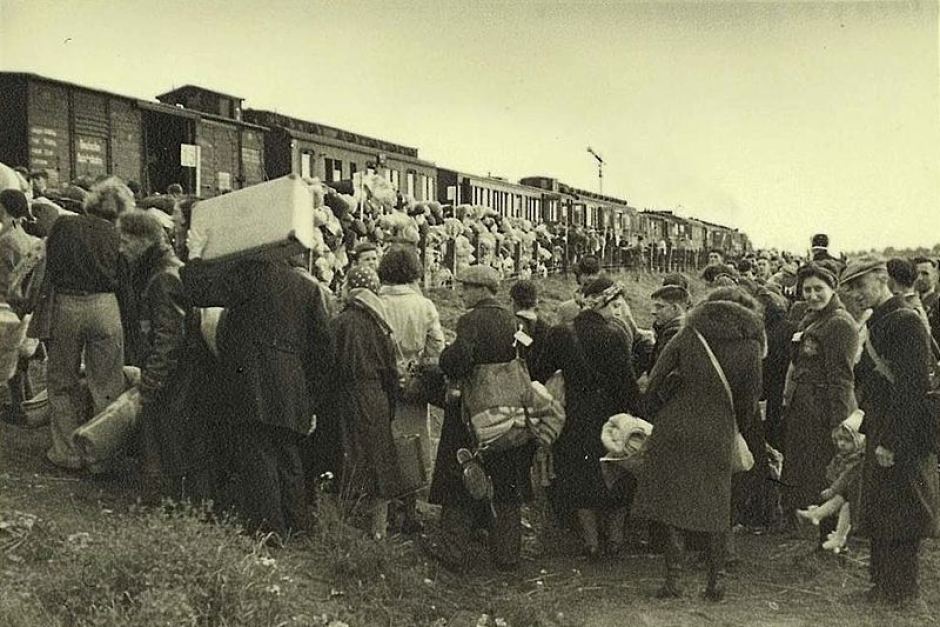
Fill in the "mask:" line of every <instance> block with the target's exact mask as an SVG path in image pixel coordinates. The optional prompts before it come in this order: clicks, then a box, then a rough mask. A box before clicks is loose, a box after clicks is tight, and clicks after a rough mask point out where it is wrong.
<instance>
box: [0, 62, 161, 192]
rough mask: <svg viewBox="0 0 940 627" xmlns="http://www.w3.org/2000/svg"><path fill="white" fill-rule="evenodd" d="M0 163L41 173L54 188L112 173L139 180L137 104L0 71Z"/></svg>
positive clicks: (140, 148)
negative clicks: (72, 181) (45, 174)
mask: <svg viewBox="0 0 940 627" xmlns="http://www.w3.org/2000/svg"><path fill="white" fill-rule="evenodd" d="M0 118H2V120H3V123H2V124H0V161H3V162H4V163H6V164H8V165H11V166H20V165H22V166H26V167H27V168H29V169H30V170H45V171H46V172H47V173H48V175H49V182H50V184H51V185H53V186H55V185H57V184H58V183H60V182H67V181H70V180H73V179H76V178H79V177H91V178H95V177H98V176H100V175H103V174H117V175H118V176H120V177H122V178H125V179H129V180H137V181H140V180H141V163H142V158H143V137H142V130H141V114H140V110H139V108H138V107H137V101H136V99H134V98H129V97H127V96H119V95H117V94H111V93H107V92H103V91H100V90H96V89H89V88H86V87H80V86H78V85H73V84H71V83H65V82H62V81H55V80H50V79H46V78H43V77H41V76H37V75H35V74H26V73H14V72H0Z"/></svg>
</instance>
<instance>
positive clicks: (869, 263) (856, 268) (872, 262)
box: [841, 255, 888, 285]
mask: <svg viewBox="0 0 940 627" xmlns="http://www.w3.org/2000/svg"><path fill="white" fill-rule="evenodd" d="M876 270H883V271H885V272H887V271H888V262H887V261H885V258H884V257H882V256H881V255H863V256H861V257H857V258H856V259H852V260H850V261H849V263H848V265H847V266H845V270H843V271H842V277H841V281H842V284H843V285H845V284H848V283H851V282H852V281H854V280H855V279H857V278H859V277H862V276H864V275H866V274H868V273H869V272H874V271H876Z"/></svg>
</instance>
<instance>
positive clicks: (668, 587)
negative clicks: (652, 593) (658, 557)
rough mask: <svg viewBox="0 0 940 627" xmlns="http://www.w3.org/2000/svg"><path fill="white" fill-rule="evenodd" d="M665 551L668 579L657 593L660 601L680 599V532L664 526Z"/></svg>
mask: <svg viewBox="0 0 940 627" xmlns="http://www.w3.org/2000/svg"><path fill="white" fill-rule="evenodd" d="M664 530H665V533H664V534H663V535H664V538H663V540H664V544H665V546H664V551H663V557H664V562H665V566H666V578H665V580H664V581H663V586H662V588H660V589H659V591H657V592H656V598H658V599H678V598H679V597H681V596H682V589H681V588H680V587H679V571H680V565H679V562H680V561H681V560H682V547H681V546H680V545H679V530H678V529H676V528H675V527H669V526H665V525H664Z"/></svg>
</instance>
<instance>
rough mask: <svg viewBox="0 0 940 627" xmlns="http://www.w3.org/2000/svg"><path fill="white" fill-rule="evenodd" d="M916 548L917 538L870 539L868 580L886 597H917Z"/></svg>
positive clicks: (893, 599)
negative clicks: (869, 576)
mask: <svg viewBox="0 0 940 627" xmlns="http://www.w3.org/2000/svg"><path fill="white" fill-rule="evenodd" d="M919 551H920V540H919V539H918V540H911V539H895V538H872V539H871V561H870V566H869V573H870V575H871V582H872V584H874V585H875V587H877V588H879V589H880V590H881V592H882V593H883V594H884V595H885V597H886V598H887V599H889V600H892V601H902V600H904V599H909V598H912V597H915V596H917V594H918V592H919V587H918V583H917V571H918V563H917V562H918V559H917V558H918V552H919Z"/></svg>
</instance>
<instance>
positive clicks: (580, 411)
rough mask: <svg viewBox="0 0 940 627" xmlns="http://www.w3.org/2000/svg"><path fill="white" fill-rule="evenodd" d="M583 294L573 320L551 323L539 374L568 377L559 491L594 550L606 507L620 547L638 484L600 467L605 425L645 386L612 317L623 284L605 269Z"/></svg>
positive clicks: (612, 541)
mask: <svg viewBox="0 0 940 627" xmlns="http://www.w3.org/2000/svg"><path fill="white" fill-rule="evenodd" d="M584 296H585V300H586V308H585V309H584V310H582V311H581V313H579V314H578V315H577V317H575V319H574V321H573V322H572V323H571V325H559V326H556V327H554V328H553V329H552V330H551V331H549V334H548V337H547V338H546V340H545V343H544V348H543V350H542V352H541V354H540V355H539V358H538V359H537V360H536V362H535V364H534V365H533V367H532V374H533V376H534V377H535V378H536V379H540V380H542V381H545V380H547V379H548V377H550V376H551V375H552V374H553V373H554V372H555V371H556V370H561V371H562V374H563V375H564V378H565V404H566V407H565V414H566V421H565V427H564V429H563V430H562V432H561V435H560V436H559V437H558V440H557V441H556V442H555V444H554V446H553V447H552V453H553V455H554V465H555V475H556V480H555V482H554V483H553V485H552V488H551V492H552V499H553V501H554V503H555V505H556V506H557V507H560V509H561V510H562V511H563V512H565V511H575V512H577V516H578V522H579V524H580V527H581V532H582V535H583V541H584V551H585V553H586V554H587V555H588V557H592V558H593V557H596V556H597V555H598V554H599V552H600V546H599V542H600V538H599V531H598V521H597V519H598V515H599V514H606V515H607V518H608V525H607V530H606V531H607V548H608V552H610V553H616V552H617V550H619V548H620V546H621V544H622V542H623V523H624V518H625V517H626V514H627V510H628V508H629V498H630V496H632V489H630V488H632V486H623V487H627V488H628V489H626V490H619V491H618V490H611V489H608V487H607V485H606V483H605V481H604V478H603V476H602V475H601V462H600V461H599V460H600V458H601V457H603V456H604V455H605V453H606V451H605V450H604V445H603V444H602V443H601V431H602V429H603V427H604V423H606V422H607V419H608V418H610V417H611V416H613V415H614V414H619V413H635V412H636V411H637V408H638V404H639V397H640V393H639V388H638V387H637V382H636V376H635V375H634V372H633V364H632V362H631V351H630V349H629V345H628V343H627V338H626V336H625V334H624V333H623V331H622V330H621V329H620V328H619V327H618V326H616V325H615V324H614V323H613V322H612V318H613V317H614V316H615V315H616V314H617V312H618V311H619V310H620V309H622V308H623V306H624V305H625V300H624V296H623V290H622V288H621V287H620V286H619V285H617V284H615V283H613V282H612V281H611V280H610V279H608V278H606V277H603V278H600V279H596V280H595V281H593V282H592V283H590V284H589V285H588V286H587V287H586V288H585V290H584Z"/></svg>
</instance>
